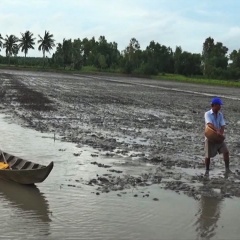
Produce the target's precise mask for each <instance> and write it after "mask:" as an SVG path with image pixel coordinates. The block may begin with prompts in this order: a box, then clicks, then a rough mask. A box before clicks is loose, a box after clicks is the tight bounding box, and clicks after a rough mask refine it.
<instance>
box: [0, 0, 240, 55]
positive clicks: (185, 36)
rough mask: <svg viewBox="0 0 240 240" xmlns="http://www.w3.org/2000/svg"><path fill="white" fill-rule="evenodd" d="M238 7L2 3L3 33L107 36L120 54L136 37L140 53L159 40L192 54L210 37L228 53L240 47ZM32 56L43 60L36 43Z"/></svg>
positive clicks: (89, 0)
mask: <svg viewBox="0 0 240 240" xmlns="http://www.w3.org/2000/svg"><path fill="white" fill-rule="evenodd" d="M239 9H240V1H238V0H228V1H226V0H0V34H1V35H2V37H3V38H5V37H6V35H11V34H14V35H15V36H17V37H19V38H20V37H21V33H25V32H26V31H30V32H32V33H33V34H34V37H35V38H36V42H37V40H38V39H39V36H38V35H40V36H42V37H43V36H44V32H45V30H46V31H49V32H50V34H53V36H54V39H55V43H62V41H63V39H64V38H65V39H72V40H74V39H77V38H80V39H83V38H88V39H91V38H92V37H95V39H96V40H98V38H99V37H100V36H105V38H106V40H107V41H108V42H116V43H117V44H118V50H119V51H122V50H124V49H125V48H126V47H127V45H128V44H129V42H130V39H131V38H136V40H137V41H138V42H139V44H140V47H141V49H142V50H145V49H146V47H147V46H148V45H149V43H150V42H151V41H155V42H156V43H157V42H158V43H159V44H161V45H165V46H166V47H170V48H172V50H173V51H175V48H176V46H181V48H182V50H183V51H187V52H191V53H201V52H202V46H203V43H204V41H205V40H206V38H208V37H211V38H213V39H214V42H215V43H216V42H222V43H223V45H224V46H226V47H227V48H228V49H229V52H228V53H229V54H230V53H231V52H232V51H233V50H239V49H240V14H239ZM54 52H55V48H54V49H53V50H52V51H51V52H50V54H48V55H47V56H51V55H52V54H53V53H54ZM0 54H1V55H5V51H4V49H2V50H1V52H0ZM19 56H23V54H19ZM28 56H32V57H40V56H42V52H40V51H38V44H37V43H36V44H35V49H34V50H29V53H28Z"/></svg>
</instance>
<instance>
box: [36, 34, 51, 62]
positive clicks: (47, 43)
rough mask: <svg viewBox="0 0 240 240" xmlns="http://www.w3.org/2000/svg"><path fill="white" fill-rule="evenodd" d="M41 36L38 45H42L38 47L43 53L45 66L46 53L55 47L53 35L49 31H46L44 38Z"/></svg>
mask: <svg viewBox="0 0 240 240" xmlns="http://www.w3.org/2000/svg"><path fill="white" fill-rule="evenodd" d="M38 36H39V38H40V39H39V40H38V43H40V45H39V46H38V50H39V51H42V52H43V66H44V64H45V54H46V52H50V50H51V49H52V48H53V47H54V46H55V44H54V42H55V40H54V39H53V35H52V34H50V33H49V32H48V31H45V34H44V37H41V36H40V35H38Z"/></svg>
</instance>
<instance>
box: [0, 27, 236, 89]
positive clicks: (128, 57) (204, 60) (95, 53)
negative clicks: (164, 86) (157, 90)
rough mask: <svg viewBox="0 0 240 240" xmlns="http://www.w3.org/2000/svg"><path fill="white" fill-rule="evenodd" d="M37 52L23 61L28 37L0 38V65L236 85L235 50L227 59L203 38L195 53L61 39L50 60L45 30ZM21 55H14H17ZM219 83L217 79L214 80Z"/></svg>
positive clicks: (219, 48) (220, 46)
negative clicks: (37, 56)
mask: <svg viewBox="0 0 240 240" xmlns="http://www.w3.org/2000/svg"><path fill="white" fill-rule="evenodd" d="M37 43H38V50H39V51H42V53H43V58H33V57H27V54H28V51H29V50H30V49H34V45H35V38H34V37H33V33H31V32H29V31H26V32H25V33H21V38H17V37H16V36H15V35H10V36H8V35H6V37H5V38H3V37H2V35H1V34H0V50H1V49H5V53H6V56H1V55H0V66H1V67H3V66H5V67H7V68H10V67H14V68H15V69H19V68H24V69H31V70H34V69H35V70H40V69H43V68H44V69H45V70H47V71H62V72H78V73H94V74H100V73H105V74H106V73H112V74H113V73H114V74H127V75H128V76H145V77H146V76H147V77H153V78H155V79H164V80H176V81H182V82H192V83H204V84H216V85H224V86H237V87H238V86H239V82H238V80H239V79H240V50H233V51H232V52H231V53H230V54H229V55H228V48H227V47H226V46H224V45H223V44H222V43H221V42H216V43H215V41H214V39H213V38H211V37H208V38H207V39H206V40H205V41H204V43H203V50H202V53H201V54H196V53H190V52H186V51H183V50H182V48H181V47H180V46H176V49H175V50H174V51H173V50H172V49H171V48H170V47H167V46H164V45H161V44H159V43H157V42H155V41H151V42H150V43H149V45H148V46H147V47H146V49H144V50H142V49H141V47H140V43H139V42H138V41H137V39H135V38H131V39H130V42H129V44H128V45H127V46H126V48H125V49H124V50H123V51H122V52H120V51H119V50H118V45H117V43H116V42H108V41H107V40H106V38H105V37H104V36H100V37H99V39H98V40H96V39H95V38H94V37H92V38H91V39H88V38H83V39H80V38H78V39H73V40H72V39H63V41H62V42H61V43H57V44H56V50H55V52H53V54H52V57H51V58H48V57H46V52H48V53H49V52H50V51H52V50H53V47H54V46H55V40H54V36H53V34H50V33H49V32H48V31H45V33H44V36H43V37H41V36H40V35H38V40H37ZM19 50H21V51H22V52H24V56H25V57H18V56H17V55H18V52H19ZM216 79H219V80H216Z"/></svg>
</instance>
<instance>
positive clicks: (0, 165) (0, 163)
mask: <svg viewBox="0 0 240 240" xmlns="http://www.w3.org/2000/svg"><path fill="white" fill-rule="evenodd" d="M7 168H9V165H8V164H7V163H4V162H0V169H7Z"/></svg>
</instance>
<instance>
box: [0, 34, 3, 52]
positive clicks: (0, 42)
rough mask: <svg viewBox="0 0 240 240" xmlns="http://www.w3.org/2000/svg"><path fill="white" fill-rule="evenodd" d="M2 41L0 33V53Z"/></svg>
mask: <svg viewBox="0 0 240 240" xmlns="http://www.w3.org/2000/svg"><path fill="white" fill-rule="evenodd" d="M2 40H3V38H2V35H1V33H0V51H1V48H2V46H3V43H2Z"/></svg>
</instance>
